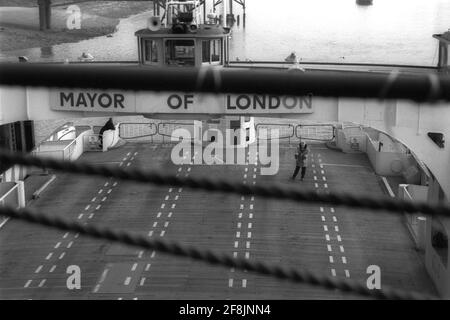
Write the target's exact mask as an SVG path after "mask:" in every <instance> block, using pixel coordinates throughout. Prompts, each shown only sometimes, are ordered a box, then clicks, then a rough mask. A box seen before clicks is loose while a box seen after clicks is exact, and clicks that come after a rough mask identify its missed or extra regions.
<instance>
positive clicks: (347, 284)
mask: <svg viewBox="0 0 450 320" xmlns="http://www.w3.org/2000/svg"><path fill="white" fill-rule="evenodd" d="M0 215H4V216H7V217H10V218H14V219H19V220H23V221H27V222H29V223H34V224H39V225H43V226H47V227H51V228H56V229H59V230H61V231H69V232H77V233H79V234H81V235H85V236H90V237H93V238H96V239H103V240H109V241H115V242H120V243H122V244H126V245H131V246H136V247H140V248H143V249H146V250H156V251H159V252H162V253H166V254H171V255H174V256H177V257H184V258H191V259H194V260H197V261H203V262H206V263H209V264H212V265H217V266H224V267H228V268H235V269H238V270H247V271H248V272H253V273H257V274H260V275H265V276H271V277H274V278H277V279H281V280H288V281H291V282H294V283H303V284H309V285H313V286H318V287H323V288H325V289H329V290H333V289H338V290H341V291H343V292H347V293H357V294H360V295H362V296H366V297H372V298H376V299H396V300H398V299H401V300H425V299H436V297H431V296H427V295H423V294H421V293H417V292H407V291H402V290H396V289H391V288H386V287H384V288H382V289H380V290H370V289H368V288H367V287H366V286H365V284H362V283H359V282H357V281H354V280H340V279H337V278H331V277H328V276H323V275H317V274H314V273H312V272H310V271H308V270H296V269H292V268H290V269H287V268H282V267H280V266H276V265H268V264H265V263H263V262H258V261H249V260H246V259H242V258H240V259H235V258H233V257H231V256H229V255H225V254H218V253H214V252H212V251H209V250H199V249H196V248H194V247H187V246H183V245H180V244H178V243H173V242H172V243H169V242H166V241H161V240H157V239H154V240H148V239H147V238H146V237H144V236H141V235H135V234H131V233H129V232H125V231H117V230H113V229H110V228H104V227H100V226H94V225H84V224H81V223H79V222H76V221H69V220H66V219H63V218H59V217H51V216H48V215H45V214H42V213H39V212H36V211H34V210H31V209H19V210H16V209H14V208H11V207H0Z"/></svg>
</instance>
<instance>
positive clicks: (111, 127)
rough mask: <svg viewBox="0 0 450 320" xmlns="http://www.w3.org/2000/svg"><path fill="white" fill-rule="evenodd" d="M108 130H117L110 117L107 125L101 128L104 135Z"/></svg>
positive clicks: (101, 133)
mask: <svg viewBox="0 0 450 320" xmlns="http://www.w3.org/2000/svg"><path fill="white" fill-rule="evenodd" d="M106 130H116V127H115V126H114V123H113V122H112V120H111V119H109V120H108V121H107V122H106V123H105V125H104V126H103V127H102V128H101V129H100V135H103V132H105V131H106Z"/></svg>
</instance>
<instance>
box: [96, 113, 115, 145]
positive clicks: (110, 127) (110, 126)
mask: <svg viewBox="0 0 450 320" xmlns="http://www.w3.org/2000/svg"><path fill="white" fill-rule="evenodd" d="M107 130H116V127H115V126H114V122H113V120H112V118H109V120H108V121H106V123H105V125H104V126H103V127H102V128H101V129H100V132H99V141H100V149H103V132H105V131H107Z"/></svg>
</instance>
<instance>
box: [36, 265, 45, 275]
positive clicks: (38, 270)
mask: <svg viewBox="0 0 450 320" xmlns="http://www.w3.org/2000/svg"><path fill="white" fill-rule="evenodd" d="M42 267H43V266H42V265H40V266H39V267H37V269H36V271H34V273H39V272H41V270H42Z"/></svg>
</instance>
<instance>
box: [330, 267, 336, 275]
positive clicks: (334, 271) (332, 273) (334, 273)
mask: <svg viewBox="0 0 450 320" xmlns="http://www.w3.org/2000/svg"><path fill="white" fill-rule="evenodd" d="M331 275H332V276H333V277H336V269H331Z"/></svg>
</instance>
